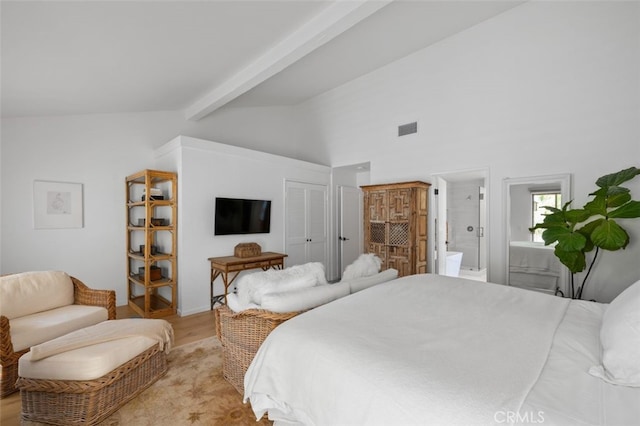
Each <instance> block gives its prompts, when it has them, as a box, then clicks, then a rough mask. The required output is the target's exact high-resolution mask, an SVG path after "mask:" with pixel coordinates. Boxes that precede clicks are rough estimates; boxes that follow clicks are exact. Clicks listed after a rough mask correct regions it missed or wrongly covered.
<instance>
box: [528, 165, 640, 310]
mask: <svg viewBox="0 0 640 426" xmlns="http://www.w3.org/2000/svg"><path fill="white" fill-rule="evenodd" d="M639 174H640V169H638V168H636V167H630V168H628V169H624V170H620V171H619V172H617V173H612V174H609V175H605V176H602V177H600V178H599V179H598V180H597V181H596V186H597V187H598V189H597V190H596V191H594V192H592V193H591V194H589V196H591V197H593V199H592V200H591V201H589V202H587V203H586V204H585V205H584V206H583V207H582V208H581V209H570V208H569V206H570V205H571V202H572V201H569V202H568V203H566V204H564V205H563V206H562V208H561V209H558V208H555V207H548V206H545V207H544V208H545V209H547V210H548V211H549V213H548V214H546V215H545V218H544V220H543V221H542V223H537V224H535V225H534V226H533V227H532V228H530V231H532V232H533V231H534V230H535V229H544V232H543V233H542V239H543V240H544V243H545V245H551V244H555V249H554V253H555V255H556V257H557V258H558V259H559V260H560V262H562V264H564V265H565V266H566V267H567V268H569V271H571V298H572V299H581V298H582V293H583V290H584V287H585V285H586V283H587V279H588V278H589V275H590V274H591V270H592V269H593V266H594V265H595V263H596V259H597V258H598V254H599V252H600V249H602V250H609V251H616V250H620V249H624V248H626V247H627V245H628V244H629V234H628V233H627V231H625V230H624V228H622V226H620V224H619V223H618V220H619V219H633V218H638V217H640V201H637V200H633V199H632V197H631V191H630V190H629V189H628V188H625V187H623V186H620V185H621V184H623V183H624V182H627V181H629V180H631V179H633V178H634V177H636V176H637V175H639ZM594 249H595V252H594V254H593V257H592V258H591V261H590V262H589V268H588V270H587V273H586V275H585V276H584V279H583V280H582V283H581V284H580V285H579V286H578V287H577V288H575V282H574V277H575V274H577V273H579V272H582V271H584V270H585V269H586V268H587V253H590V252H591V251H593V250H594Z"/></svg>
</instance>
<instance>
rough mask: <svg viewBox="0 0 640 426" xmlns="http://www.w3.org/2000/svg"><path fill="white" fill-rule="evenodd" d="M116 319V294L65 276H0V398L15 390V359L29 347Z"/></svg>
mask: <svg viewBox="0 0 640 426" xmlns="http://www.w3.org/2000/svg"><path fill="white" fill-rule="evenodd" d="M115 318H116V294H115V291H113V290H93V289H90V288H89V287H87V286H86V285H85V284H84V283H82V281H80V280H78V279H77V278H74V277H71V276H69V275H67V274H66V273H64V272H60V271H42V272H24V273H20V274H12V275H6V276H3V277H0V364H1V367H2V373H1V374H2V376H1V378H0V381H1V383H0V385H1V386H0V396H1V397H5V396H7V395H9V394H11V393H13V392H15V391H16V388H15V382H16V380H17V379H18V359H19V358H20V357H21V356H22V355H23V354H25V353H26V352H28V351H29V348H30V347H31V346H34V345H37V344H40V343H43V342H46V341H48V340H51V339H54V338H56V337H59V336H62V335H64V334H67V333H70V332H72V331H75V330H78V329H80V328H85V327H88V326H90V325H93V324H97V323H99V322H102V321H105V320H111V319H115Z"/></svg>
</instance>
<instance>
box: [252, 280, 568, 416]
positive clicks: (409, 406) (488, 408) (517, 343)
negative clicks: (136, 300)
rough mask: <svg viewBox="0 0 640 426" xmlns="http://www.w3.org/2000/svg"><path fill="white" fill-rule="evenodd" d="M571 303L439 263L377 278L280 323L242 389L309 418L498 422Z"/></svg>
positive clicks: (513, 406) (266, 404)
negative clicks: (446, 269) (434, 270)
mask: <svg viewBox="0 0 640 426" xmlns="http://www.w3.org/2000/svg"><path fill="white" fill-rule="evenodd" d="M568 303H569V301H568V300H567V299H561V298H557V297H553V296H549V295H545V294H541V293H537V292H531V291H526V290H522V289H517V288H512V287H505V286H501V285H497V284H488V283H481V282H477V281H469V280H464V279H460V278H452V277H442V276H436V275H414V276H409V277H404V278H401V279H398V280H394V281H390V282H388V283H384V284H380V285H378V286H375V287H372V288H370V289H368V290H365V291H362V292H359V293H356V294H353V295H351V296H347V297H345V298H342V299H339V300H337V301H335V302H332V303H329V304H327V305H324V306H322V307H319V308H316V309H313V310H311V311H309V312H306V313H304V314H301V315H298V316H297V317H295V318H293V319H291V320H289V321H287V322H285V323H284V324H282V325H280V326H279V327H278V328H276V329H275V330H274V331H273V332H272V333H271V334H270V335H269V337H268V338H267V339H266V340H265V342H264V343H263V345H262V347H261V348H260V350H259V351H258V353H257V355H256V357H255V359H254V361H253V363H252V364H251V366H250V368H249V370H248V371H247V374H246V376H245V400H251V405H252V408H253V410H254V412H255V414H256V416H257V417H261V416H262V414H263V413H264V412H265V411H267V410H269V414H270V416H272V417H274V418H275V419H276V420H283V421H294V422H301V423H303V424H306V425H312V424H316V425H324V424H367V425H371V424H380V425H387V424H403V425H411V424H447V425H455V424H457V425H469V424H490V423H495V422H497V421H499V420H500V418H501V417H499V416H500V415H502V416H503V417H504V416H505V415H509V413H517V412H518V410H519V409H520V407H521V405H522V403H523V401H524V399H525V397H526V396H527V394H528V392H529V391H530V389H531V388H532V387H533V385H534V384H535V382H536V380H537V379H538V376H539V374H540V372H541V370H542V368H543V366H544V364H545V362H546V359H547V354H548V352H549V349H550V347H551V343H552V340H553V336H554V333H555V331H556V328H557V327H558V325H559V323H560V322H561V320H562V318H563V316H564V314H565V311H566V309H567V306H568ZM505 413H506V414H505ZM496 416H497V417H496Z"/></svg>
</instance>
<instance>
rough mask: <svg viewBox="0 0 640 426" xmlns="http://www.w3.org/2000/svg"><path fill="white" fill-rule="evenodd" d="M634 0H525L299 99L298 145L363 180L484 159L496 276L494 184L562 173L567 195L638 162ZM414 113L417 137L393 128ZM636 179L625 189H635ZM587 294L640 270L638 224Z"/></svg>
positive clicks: (609, 289)
mask: <svg viewBox="0 0 640 426" xmlns="http://www.w3.org/2000/svg"><path fill="white" fill-rule="evenodd" d="M639 17H640V4H639V3H637V2H527V3H524V4H523V5H520V6H518V7H516V8H513V9H511V10H509V11H507V12H505V13H503V14H501V15H499V16H497V17H495V18H493V19H490V20H487V21H485V22H483V23H481V24H479V25H477V26H475V27H473V28H471V29H469V30H467V31H464V32H462V33H459V34H457V35H455V36H453V37H450V38H447V39H445V40H442V41H441V42H439V43H436V44H434V45H432V46H430V47H428V48H426V49H423V50H422V51H419V52H417V53H415V54H413V55H411V56H408V57H406V58H404V59H402V60H399V61H396V62H394V63H392V64H390V65H388V66H386V67H384V68H381V69H379V70H377V71H375V72H372V73H370V74H368V75H366V76H363V77H361V78H359V79H357V80H354V81H352V82H350V83H347V84H345V85H343V86H341V87H339V88H337V89H334V90H332V91H329V92H327V93H324V94H322V95H320V96H318V97H316V98H314V99H312V100H310V101H308V102H306V103H305V104H304V105H302V106H301V110H302V111H303V114H304V115H303V117H304V123H305V126H306V128H307V129H308V131H307V132H306V133H307V134H308V135H309V137H308V138H307V139H306V141H307V143H308V150H309V151H310V152H313V158H315V159H316V161H319V162H322V163H327V164H334V165H335V164H355V163H360V162H364V161H370V163H371V181H372V183H382V182H393V181H401V180H413V179H421V180H427V181H431V176H432V175H433V174H435V173H444V172H452V171H457V170H467V169H477V168H479V167H487V168H488V169H489V175H490V177H489V179H488V180H487V182H486V185H487V195H488V196H487V199H488V203H487V208H488V215H489V223H488V227H487V228H488V229H487V231H488V232H489V242H488V243H489V247H488V248H489V250H488V252H489V259H488V263H489V264H488V268H489V279H490V280H492V281H495V282H504V278H505V277H504V259H505V247H504V217H503V216H504V211H503V200H502V180H503V179H504V178H506V177H524V176H539V175H546V174H556V173H564V172H571V173H572V174H573V178H574V180H573V182H574V194H576V197H575V198H576V201H575V202H576V204H577V205H582V204H583V203H584V202H585V201H586V200H587V194H588V193H589V192H591V191H592V190H593V188H594V182H595V180H596V178H597V177H599V176H601V175H603V174H606V173H611V172H615V171H617V170H620V169H622V168H626V167H629V166H632V165H636V166H637V165H638V160H639V159H640V143H639V141H640V124H639V123H640V120H639V116H640V55H638V52H639V51H640V25H638V22H639ZM413 120H417V121H418V134H417V135H415V136H412V137H409V138H407V137H404V138H398V137H397V136H396V131H397V126H398V125H400V124H404V123H406V122H409V121H413ZM639 181H640V179H639V178H636V181H634V182H633V184H632V188H633V193H634V194H635V196H636V198H640V182H639ZM637 222H639V221H635V222H629V223H630V225H628V228H630V229H631V244H630V245H629V247H627V249H626V250H625V251H624V252H619V253H606V254H605V256H603V258H602V259H601V260H602V261H601V262H599V263H600V264H599V267H598V268H597V269H596V274H595V275H594V276H593V277H592V280H593V281H592V282H591V283H590V285H589V287H588V288H587V291H586V294H585V295H586V297H588V298H591V297H593V298H596V299H598V300H600V301H608V300H611V298H612V297H614V296H615V295H616V294H618V293H619V292H620V291H621V290H622V289H624V288H625V287H626V286H628V285H630V284H631V283H633V282H634V281H635V280H638V279H640V270H639V269H638V268H637V266H636V264H637V259H638V258H639V257H640V223H637Z"/></svg>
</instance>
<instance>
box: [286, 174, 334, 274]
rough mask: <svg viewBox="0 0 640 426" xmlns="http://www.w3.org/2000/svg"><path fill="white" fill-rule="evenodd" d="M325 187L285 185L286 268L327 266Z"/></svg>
mask: <svg viewBox="0 0 640 426" xmlns="http://www.w3.org/2000/svg"><path fill="white" fill-rule="evenodd" d="M327 192H328V191H327V187H326V186H324V185H315V184H308V183H302V182H292V181H287V183H286V194H285V199H286V207H285V209H286V211H285V244H286V247H285V252H286V253H287V255H288V257H287V266H293V265H300V264H303V263H307V262H321V263H322V264H323V265H325V268H328V265H327V233H328V231H327V229H328V225H327V202H328V200H327Z"/></svg>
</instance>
